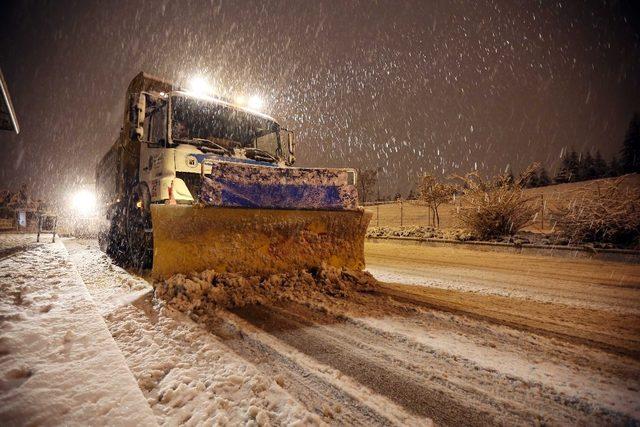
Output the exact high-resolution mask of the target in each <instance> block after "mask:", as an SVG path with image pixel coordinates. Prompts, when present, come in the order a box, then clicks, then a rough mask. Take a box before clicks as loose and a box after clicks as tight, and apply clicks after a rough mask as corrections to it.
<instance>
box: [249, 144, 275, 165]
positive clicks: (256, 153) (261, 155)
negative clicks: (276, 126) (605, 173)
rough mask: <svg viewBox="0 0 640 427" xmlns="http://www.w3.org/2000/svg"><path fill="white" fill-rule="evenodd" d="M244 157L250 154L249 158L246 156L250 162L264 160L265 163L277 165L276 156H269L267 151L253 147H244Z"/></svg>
mask: <svg viewBox="0 0 640 427" xmlns="http://www.w3.org/2000/svg"><path fill="white" fill-rule="evenodd" d="M244 150H245V155H246V154H248V153H252V154H251V156H253V157H250V156H247V157H249V158H250V159H252V160H264V161H267V162H271V163H277V162H278V158H277V157H276V156H274V155H273V154H271V153H270V152H268V151H265V150H262V149H260V148H255V147H245V149H244Z"/></svg>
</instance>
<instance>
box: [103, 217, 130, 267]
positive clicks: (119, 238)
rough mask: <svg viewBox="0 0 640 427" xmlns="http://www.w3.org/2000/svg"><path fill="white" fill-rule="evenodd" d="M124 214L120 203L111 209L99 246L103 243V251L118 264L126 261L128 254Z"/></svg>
mask: <svg viewBox="0 0 640 427" xmlns="http://www.w3.org/2000/svg"><path fill="white" fill-rule="evenodd" d="M125 214H126V212H125V207H124V206H122V205H119V206H116V207H115V208H114V209H113V211H112V212H111V213H110V215H109V216H110V221H109V229H108V230H107V231H106V232H105V233H104V234H105V235H104V236H103V241H102V242H100V244H101V246H102V245H104V252H105V253H106V254H107V255H109V256H110V257H111V258H112V259H113V260H114V261H115V262H116V263H117V264H120V265H123V264H125V263H126V260H127V255H128V250H127V239H126V233H125V229H126V221H125Z"/></svg>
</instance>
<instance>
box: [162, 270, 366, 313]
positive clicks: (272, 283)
mask: <svg viewBox="0 0 640 427" xmlns="http://www.w3.org/2000/svg"><path fill="white" fill-rule="evenodd" d="M375 284H376V280H375V279H374V278H373V276H371V274H369V273H367V272H362V271H353V270H348V269H339V268H334V267H326V266H323V267H321V268H318V269H316V270H311V271H307V270H299V271H297V272H294V273H283V274H274V275H270V276H265V277H262V276H251V277H245V276H241V275H239V274H233V273H217V272H215V271H213V270H207V271H204V272H201V273H193V274H191V275H189V276H185V275H183V274H177V275H175V276H172V277H170V278H169V279H167V280H165V281H163V282H158V283H157V284H156V287H155V292H156V296H158V297H159V298H162V299H164V300H166V301H168V302H169V303H170V304H171V305H172V306H174V307H176V308H178V309H179V310H182V311H192V310H195V309H198V308H206V307H208V306H214V307H224V308H231V307H242V306H244V305H247V304H266V303H269V302H277V301H283V300H290V301H298V302H301V301H305V300H309V299H313V298H314V297H315V296H322V295H328V296H331V297H338V298H348V297H349V296H350V295H351V294H353V293H356V292H367V291H371V290H373V289H374V287H375Z"/></svg>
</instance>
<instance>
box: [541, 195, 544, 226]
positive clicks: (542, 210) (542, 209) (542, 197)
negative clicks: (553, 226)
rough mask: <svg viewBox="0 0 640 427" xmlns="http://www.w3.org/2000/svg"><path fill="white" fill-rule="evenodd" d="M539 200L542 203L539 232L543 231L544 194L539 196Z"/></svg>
mask: <svg viewBox="0 0 640 427" xmlns="http://www.w3.org/2000/svg"><path fill="white" fill-rule="evenodd" d="M540 200H541V201H542V203H541V204H540V209H541V212H540V223H541V224H540V230H544V194H541V195H540Z"/></svg>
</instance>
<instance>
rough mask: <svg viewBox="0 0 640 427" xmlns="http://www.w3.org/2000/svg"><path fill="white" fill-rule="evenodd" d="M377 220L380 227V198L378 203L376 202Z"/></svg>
mask: <svg viewBox="0 0 640 427" xmlns="http://www.w3.org/2000/svg"><path fill="white" fill-rule="evenodd" d="M376 222H377V227H380V201H379V200H378V203H377V204H376Z"/></svg>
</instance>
